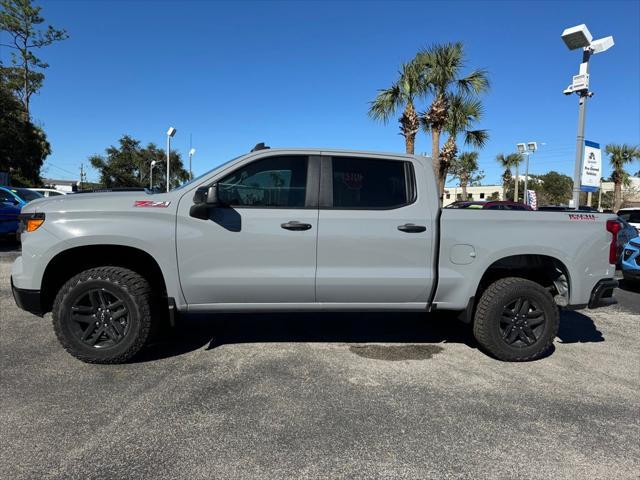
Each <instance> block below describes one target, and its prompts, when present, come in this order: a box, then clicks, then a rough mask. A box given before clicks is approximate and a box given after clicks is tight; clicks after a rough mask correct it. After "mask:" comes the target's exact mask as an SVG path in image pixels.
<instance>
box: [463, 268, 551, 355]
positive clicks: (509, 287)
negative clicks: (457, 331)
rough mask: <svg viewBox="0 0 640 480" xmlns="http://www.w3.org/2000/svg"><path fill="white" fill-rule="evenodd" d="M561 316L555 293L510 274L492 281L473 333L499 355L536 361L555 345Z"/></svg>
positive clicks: (483, 300) (483, 295)
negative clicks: (554, 296) (554, 299)
mask: <svg viewBox="0 0 640 480" xmlns="http://www.w3.org/2000/svg"><path fill="white" fill-rule="evenodd" d="M559 324H560V316H559V312H558V307H557V306H556V304H555V302H554V301H553V297H552V296H551V293H549V291H547V290H546V289H545V288H544V287H542V286H541V285H539V284H538V283H535V282H532V281H531V280H527V279H524V278H516V277H509V278H503V279H500V280H498V281H496V282H494V283H492V284H491V285H490V286H489V287H488V288H487V289H486V290H485V291H484V292H483V294H482V296H481V297H480V301H479V302H478V305H477V307H476V314H475V319H474V324H473V333H474V335H475V337H476V340H478V342H479V343H480V345H481V346H482V347H483V348H484V349H486V350H487V351H488V352H489V353H491V354H492V355H494V356H495V357H496V358H498V359H500V360H505V361H511V362H522V361H528V360H535V359H536V358H540V357H541V356H543V355H544V354H545V353H546V352H547V351H548V350H549V348H550V347H551V345H552V343H553V339H554V338H555V337H556V334H557V333H558V326H559Z"/></svg>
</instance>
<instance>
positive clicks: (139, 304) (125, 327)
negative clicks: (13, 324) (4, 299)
mask: <svg viewBox="0 0 640 480" xmlns="http://www.w3.org/2000/svg"><path fill="white" fill-rule="evenodd" d="M53 326H54V330H55V332H56V335H57V337H58V340H59V341H60V343H61V344H62V346H63V347H64V348H65V349H66V350H67V352H69V353H70V354H71V355H73V356H74V357H76V358H78V359H80V360H82V361H84V362H88V363H123V362H126V361H127V360H129V359H131V358H132V357H133V356H134V355H135V354H136V353H138V352H139V351H140V350H141V349H142V348H143V347H144V346H145V344H146V343H147V341H148V339H149V333H150V330H151V289H150V287H149V283H148V282H147V281H146V280H145V279H144V278H143V277H142V276H141V275H139V274H138V273H136V272H134V271H132V270H129V269H126V268H121V267H98V268H92V269H90V270H85V271H84V272H82V273H79V274H78V275H76V276H75V277H73V278H71V279H70V280H69V281H68V282H67V283H65V284H64V286H63V287H62V288H61V289H60V291H59V292H58V295H57V296H56V299H55V301H54V304H53Z"/></svg>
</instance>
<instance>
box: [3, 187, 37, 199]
mask: <svg viewBox="0 0 640 480" xmlns="http://www.w3.org/2000/svg"><path fill="white" fill-rule="evenodd" d="M11 191H12V192H13V193H15V194H16V195H17V196H18V197H20V198H21V199H22V200H23V201H25V202H30V201H31V200H35V199H36V198H42V197H43V195H42V194H41V193H38V192H34V191H33V190H29V189H28V188H12V189H11Z"/></svg>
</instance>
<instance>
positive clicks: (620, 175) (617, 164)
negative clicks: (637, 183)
mask: <svg viewBox="0 0 640 480" xmlns="http://www.w3.org/2000/svg"><path fill="white" fill-rule="evenodd" d="M606 152H607V154H608V155H609V163H610V165H611V168H612V170H613V171H612V172H611V179H612V180H613V211H614V212H617V211H618V210H619V209H620V207H621V206H622V184H623V183H624V180H625V178H626V177H628V174H627V172H625V170H624V167H625V165H626V164H627V163H631V162H632V161H633V160H634V159H635V160H637V159H640V148H639V147H638V146H637V145H627V144H626V143H623V144H621V145H619V144H615V143H610V144H609V145H607V147H606Z"/></svg>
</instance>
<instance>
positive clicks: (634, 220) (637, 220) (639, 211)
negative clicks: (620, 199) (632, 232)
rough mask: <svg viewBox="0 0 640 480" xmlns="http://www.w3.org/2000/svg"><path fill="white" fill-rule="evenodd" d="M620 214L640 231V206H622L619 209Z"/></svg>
mask: <svg viewBox="0 0 640 480" xmlns="http://www.w3.org/2000/svg"><path fill="white" fill-rule="evenodd" d="M618 216H620V217H622V218H623V220H625V221H626V222H627V223H629V224H630V225H631V226H632V227H636V229H637V230H638V231H639V232H640V207H635V208H621V209H620V210H618Z"/></svg>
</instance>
